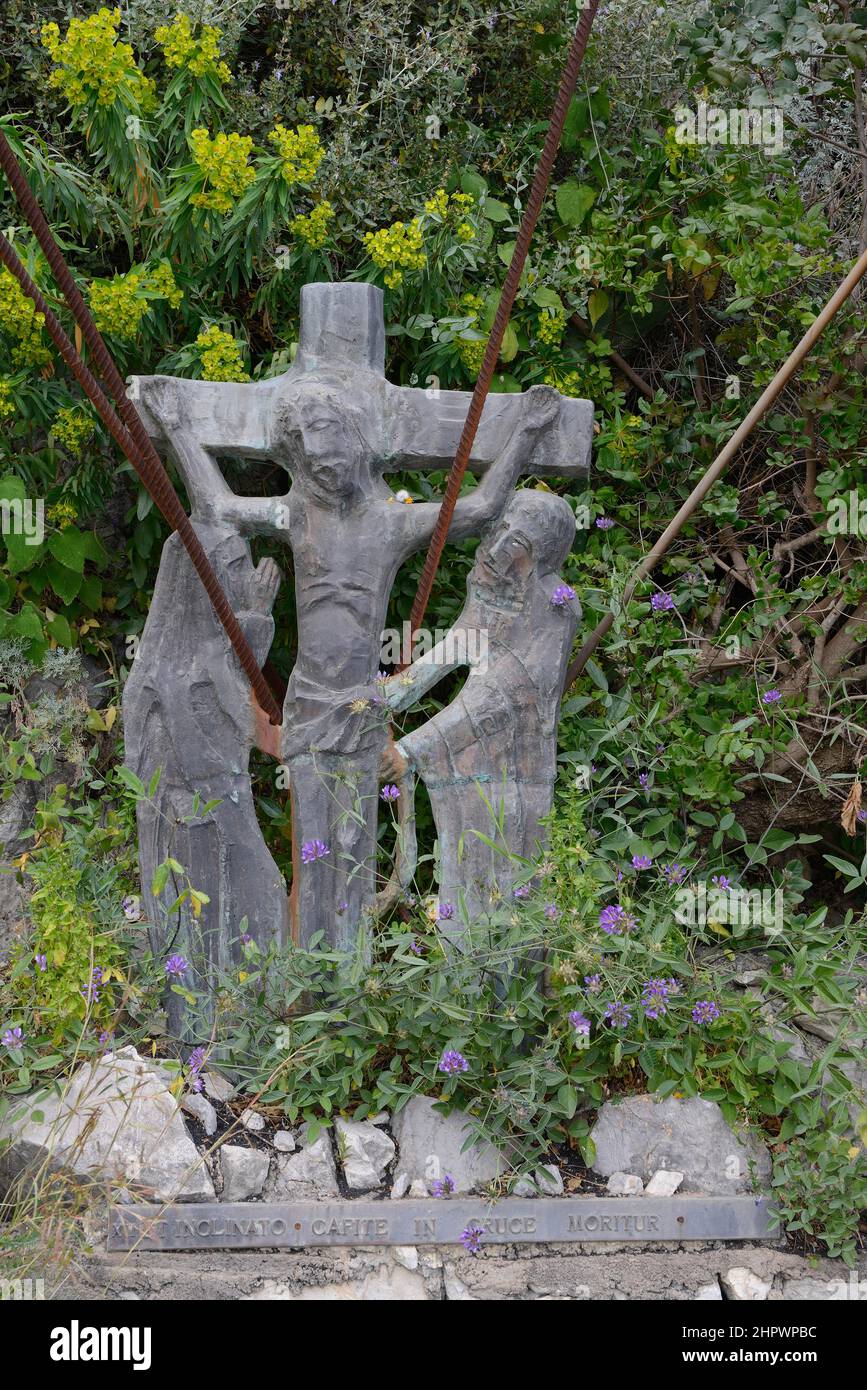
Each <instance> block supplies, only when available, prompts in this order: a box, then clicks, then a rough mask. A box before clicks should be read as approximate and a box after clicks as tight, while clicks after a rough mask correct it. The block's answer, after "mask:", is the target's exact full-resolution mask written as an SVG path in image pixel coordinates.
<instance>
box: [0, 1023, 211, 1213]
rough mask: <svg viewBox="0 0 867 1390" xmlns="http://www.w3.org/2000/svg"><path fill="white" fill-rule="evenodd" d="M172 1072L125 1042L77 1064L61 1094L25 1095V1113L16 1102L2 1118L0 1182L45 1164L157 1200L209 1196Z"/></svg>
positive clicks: (192, 1199)
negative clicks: (129, 1188)
mask: <svg viewBox="0 0 867 1390" xmlns="http://www.w3.org/2000/svg"><path fill="white" fill-rule="evenodd" d="M174 1079H175V1078H174V1077H173V1075H172V1074H171V1073H170V1072H168V1071H167V1070H166V1069H165V1068H163V1067H160V1066H158V1065H153V1064H151V1063H149V1062H145V1061H144V1060H143V1059H142V1058H141V1057H140V1056H139V1054H138V1053H137V1051H136V1049H135V1048H134V1047H123V1048H120V1049H119V1050H118V1051H117V1052H107V1053H105V1054H104V1055H103V1056H102V1057H100V1058H99V1059H98V1060H97V1061H96V1062H93V1063H91V1062H87V1063H85V1064H84V1065H83V1066H81V1067H79V1068H78V1070H77V1071H76V1072H75V1073H74V1074H73V1076H72V1077H71V1078H70V1079H69V1080H68V1081H67V1082H66V1083H65V1084H64V1086H63V1089H62V1091H61V1094H60V1095H55V1094H51V1095H42V1096H40V1097H37V1096H32V1097H30V1098H28V1099H26V1100H23V1101H22V1107H23V1113H22V1114H18V1111H19V1107H18V1105H17V1104H16V1103H13V1106H12V1109H11V1111H10V1115H9V1116H7V1118H6V1120H5V1121H4V1122H3V1124H2V1125H0V1149H5V1152H4V1153H3V1156H2V1158H0V1186H2V1185H3V1182H4V1180H5V1182H6V1183H7V1184H8V1183H9V1182H11V1181H12V1180H13V1179H14V1178H15V1177H16V1176H17V1175H18V1173H20V1172H21V1171H22V1169H24V1168H27V1167H30V1166H41V1165H42V1164H44V1163H47V1164H48V1166H49V1167H50V1168H51V1169H54V1170H64V1171H69V1172H71V1173H73V1174H75V1176H77V1177H80V1178H85V1179H88V1180H92V1181H94V1182H106V1181H110V1182H115V1181H116V1182H120V1183H128V1184H130V1185H133V1186H134V1187H135V1189H136V1191H137V1192H139V1193H140V1194H142V1195H147V1196H150V1197H152V1198H153V1199H154V1200H156V1201H158V1202H173V1201H182V1202H183V1201H186V1202H208V1201H213V1200H214V1185H213V1183H212V1181H211V1177H210V1174H209V1172H208V1169H207V1167H206V1165H205V1162H204V1160H203V1158H202V1157H201V1155H200V1154H199V1152H198V1150H197V1149H196V1146H195V1144H194V1143H193V1141H192V1139H191V1138H190V1135H189V1132H188V1130H187V1126H186V1124H185V1123H184V1118H183V1115H182V1113H181V1110H180V1106H179V1104H178V1101H177V1100H176V1098H175V1097H174V1096H173V1095H172V1094H171V1093H170V1091H169V1086H170V1085H171V1084H172V1081H173V1080H174ZM16 1115H18V1118H12V1117H13V1116H16ZM37 1117H38V1118H37ZM3 1140H9V1141H10V1142H9V1145H8V1148H7V1147H6V1146H5V1145H4V1144H3V1142H2V1141H3Z"/></svg>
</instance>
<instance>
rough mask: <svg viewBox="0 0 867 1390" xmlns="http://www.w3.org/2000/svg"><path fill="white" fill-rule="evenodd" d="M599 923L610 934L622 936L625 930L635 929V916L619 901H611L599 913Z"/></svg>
mask: <svg viewBox="0 0 867 1390" xmlns="http://www.w3.org/2000/svg"><path fill="white" fill-rule="evenodd" d="M599 925H600V927H601V928H602V930H603V931H604V932H606V933H607V934H608V936H621V935H622V934H623V932H625V931H634V930H635V918H634V917H633V915H632V913H631V912H627V911H626V908H625V907H621V906H620V904H619V903H609V904H608V906H607V907H603V909H602V911H601V912H600V914H599Z"/></svg>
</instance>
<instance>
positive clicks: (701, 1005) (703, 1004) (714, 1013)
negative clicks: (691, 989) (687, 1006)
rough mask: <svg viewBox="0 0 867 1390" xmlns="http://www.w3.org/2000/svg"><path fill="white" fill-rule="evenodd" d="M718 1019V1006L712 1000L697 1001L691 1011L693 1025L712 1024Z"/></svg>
mask: <svg viewBox="0 0 867 1390" xmlns="http://www.w3.org/2000/svg"><path fill="white" fill-rule="evenodd" d="M719 1017H720V1009H719V1005H718V1004H716V1003H715V1002H714V1000H713V999H699V1001H698V1003H697V1004H696V1005H695V1008H694V1009H693V1011H692V1021H693V1023H700V1024H702V1025H704V1024H708V1023H713V1022H714V1021H715V1020H716V1019H718V1018H719Z"/></svg>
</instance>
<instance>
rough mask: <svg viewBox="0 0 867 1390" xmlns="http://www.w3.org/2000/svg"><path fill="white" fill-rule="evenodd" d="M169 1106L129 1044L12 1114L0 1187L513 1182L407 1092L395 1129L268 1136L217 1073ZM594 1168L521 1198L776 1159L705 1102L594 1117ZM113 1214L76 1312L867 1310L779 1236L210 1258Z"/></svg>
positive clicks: (305, 1193) (409, 1191)
mask: <svg viewBox="0 0 867 1390" xmlns="http://www.w3.org/2000/svg"><path fill="white" fill-rule="evenodd" d="M202 1079H203V1089H202V1090H201V1092H199V1093H198V1094H187V1095H185V1096H183V1097H182V1098H181V1100H180V1101H179V1100H178V1099H176V1097H175V1095H174V1094H173V1093H172V1091H171V1090H170V1089H169V1088H170V1087H171V1086H172V1083H173V1081H174V1080H175V1077H173V1075H172V1073H170V1072H169V1071H168V1070H166V1069H165V1068H164V1067H162V1066H160V1065H159V1064H156V1063H151V1062H147V1061H145V1060H143V1059H142V1058H141V1057H139V1056H138V1054H137V1053H136V1051H135V1049H134V1048H132V1047H126V1048H121V1049H120V1050H119V1051H118V1052H116V1053H109V1054H106V1055H105V1056H104V1057H103V1058H102V1059H101V1060H100V1061H99V1062H98V1063H97V1064H96V1065H95V1066H91V1065H89V1064H88V1065H86V1066H83V1067H81V1068H80V1069H79V1071H78V1072H76V1073H75V1074H74V1076H73V1077H72V1078H71V1080H70V1082H69V1083H68V1085H67V1088H66V1090H65V1092H64V1093H63V1095H62V1096H57V1095H52V1096H49V1097H47V1098H42V1099H40V1100H38V1102H34V1101H33V1100H31V1101H29V1102H28V1103H27V1104H26V1105H22V1107H21V1108H20V1113H16V1114H15V1116H14V1117H13V1118H11V1119H7V1121H6V1122H5V1123H4V1126H3V1128H2V1130H0V1181H2V1182H3V1184H4V1186H7V1187H14V1185H15V1181H16V1179H18V1180H21V1179H26V1177H27V1175H28V1174H33V1173H39V1172H42V1173H45V1172H46V1171H48V1170H53V1171H61V1172H64V1173H67V1174H69V1175H72V1176H74V1178H76V1179H87V1180H88V1182H89V1183H91V1182H93V1181H94V1180H96V1181H98V1182H99V1183H100V1184H101V1185H102V1186H103V1188H104V1187H105V1186H106V1185H110V1186H111V1188H112V1189H113V1193H114V1196H115V1199H118V1198H119V1199H120V1200H130V1198H131V1197H132V1196H133V1195H141V1196H147V1197H150V1198H152V1199H155V1200H157V1201H160V1202H168V1201H179V1202H185V1201H186V1202H189V1201H214V1200H219V1201H223V1202H229V1201H231V1202H250V1203H252V1204H255V1203H257V1202H262V1201H271V1202H281V1201H285V1202H289V1201H316V1200H329V1199H330V1200H332V1201H333V1200H336V1199H338V1198H343V1199H345V1198H350V1199H351V1198H352V1197H353V1196H361V1195H364V1196H366V1197H367V1198H368V1199H370V1198H371V1197H374V1198H378V1199H380V1200H382V1201H384V1202H390V1201H400V1200H401V1199H402V1198H403V1197H427V1196H428V1195H431V1194H434V1195H435V1194H436V1193H437V1192H438V1191H441V1190H442V1188H441V1187H439V1188H438V1187H437V1184H438V1183H440V1184H441V1183H442V1182H443V1180H444V1179H445V1177H446V1175H448V1178H449V1180H450V1183H449V1187H448V1190H450V1191H453V1192H454V1193H456V1194H460V1193H470V1192H479V1193H486V1194H488V1195H490V1194H492V1193H494V1192H496V1191H500V1192H505V1191H506V1190H511V1191H512V1193H513V1194H514V1193H515V1191H516V1187H515V1184H514V1181H513V1179H512V1178H511V1177H510V1176H509V1175H508V1173H507V1165H506V1163H505V1161H504V1159H503V1157H502V1155H501V1154H499V1153H498V1152H497V1151H496V1150H495V1149H493V1148H491V1147H490V1146H489V1145H479V1144H472V1145H470V1146H469V1148H467V1149H466V1150H464V1148H463V1146H464V1142H465V1139H466V1133H465V1129H464V1126H465V1120H464V1118H463V1117H462V1116H460V1115H458V1114H452V1115H450V1116H442V1115H440V1114H439V1112H437V1111H436V1110H435V1109H434V1108H433V1105H434V1102H433V1100H432V1099H431V1098H429V1097H424V1096H418V1097H415V1098H413V1099H412V1100H411V1101H410V1102H409V1104H408V1105H407V1106H406V1107H405V1108H404V1109H403V1110H402V1111H401V1112H400V1113H399V1114H398V1115H396V1116H394V1117H390V1116H389V1115H388V1114H386V1113H383V1114H382V1115H380V1116H376V1117H375V1118H374V1119H373V1120H372V1121H365V1122H361V1123H353V1122H347V1121H343V1120H338V1121H337V1122H336V1124H335V1126H334V1128H333V1130H324V1131H322V1132H321V1133H319V1134H317V1135H315V1136H314V1135H311V1134H310V1132H309V1130H308V1129H307V1128H306V1127H303V1128H301V1129H298V1130H295V1131H292V1130H289V1129H286V1128H279V1127H277V1126H276V1125H275V1123H274V1122H273V1121H272V1120H270V1119H269V1118H267V1116H265V1115H262V1114H259V1113H258V1112H256V1111H255V1110H251V1109H249V1108H245V1107H244V1103H243V1102H242V1101H240V1100H238V1099H236V1097H235V1094H234V1090H233V1087H232V1086H231V1084H230V1083H229V1082H228V1081H227V1080H226V1079H225V1078H224V1077H222V1076H221V1075H220V1074H219V1073H218V1072H216V1071H213V1070H212V1071H206V1072H204V1073H203V1077H202ZM594 1140H595V1143H596V1146H597V1158H596V1161H595V1172H594V1173H593V1174H587V1175H586V1181H585V1179H584V1177H583V1176H582V1175H578V1177H579V1179H580V1180H579V1181H577V1183H576V1175H575V1174H574V1173H572V1174H570V1173H569V1172H568V1171H567V1173H566V1183H565V1187H564V1181H563V1175H562V1174H561V1171H560V1170H559V1168H558V1167H557V1166H556V1165H551V1166H550V1167H548V1168H546V1169H542V1170H538V1171H537V1173H536V1174H535V1175H534V1177H530V1178H528V1177H525V1178H524V1179H523V1180H522V1182H521V1183H519V1184H518V1186H517V1194H518V1195H524V1196H531V1195H535V1194H536V1193H540V1194H542V1195H545V1196H549V1195H554V1196H561V1197H562V1200H564V1201H570V1200H575V1197H573V1196H571V1195H570V1194H572V1193H576V1194H580V1193H581V1192H582V1191H587V1190H588V1189H592V1190H593V1191H594V1192H597V1193H598V1192H600V1191H608V1192H609V1193H611V1194H612V1195H617V1194H621V1193H623V1194H627V1195H637V1194H640V1193H642V1191H644V1192H646V1193H647V1194H648V1195H659V1196H662V1197H665V1196H668V1195H670V1194H671V1193H673V1192H675V1191H676V1192H678V1193H694V1194H712V1195H724V1194H735V1193H743V1192H748V1191H754V1190H758V1189H760V1188H761V1186H762V1184H763V1182H764V1181H765V1180H766V1179H767V1177H768V1174H769V1171H770V1160H769V1155H768V1153H767V1150H766V1149H765V1148H764V1146H763V1145H762V1144H761V1143H760V1142H759V1141H757V1140H756V1139H755V1138H754V1137H753V1136H752V1135H743V1134H736V1133H735V1132H734V1131H733V1130H732V1129H731V1128H730V1127H729V1126H728V1125H727V1124H726V1122H725V1120H724V1119H723V1116H722V1114H721V1112H720V1110H719V1108H718V1107H717V1106H716V1105H715V1104H713V1103H712V1102H709V1101H703V1100H696V1099H692V1100H680V1099H675V1098H670V1099H667V1100H663V1101H659V1100H654V1099H653V1098H652V1097H650V1096H632V1097H628V1098H626V1099H624V1100H622V1101H620V1102H618V1103H615V1102H609V1103H607V1104H606V1105H605V1106H603V1108H602V1110H601V1111H600V1113H599V1117H598V1120H597V1123H596V1126H595V1130H594ZM104 1213H105V1205H104V1201H99V1202H97V1203H95V1204H94V1205H93V1206H92V1207H91V1209H90V1212H89V1214H88V1216H87V1217H86V1218H85V1225H86V1240H85V1243H84V1244H83V1246H82V1253H81V1255H80V1256H79V1257H78V1258H76V1259H75V1260H74V1261H73V1262H71V1263H70V1264H69V1265H68V1266H67V1269H66V1272H65V1273H64V1274H63V1275H59V1274H58V1276H57V1279H56V1281H55V1285H54V1287H53V1289H52V1292H53V1293H54V1294H55V1296H59V1297H76V1298H83V1299H94V1300H95V1299H104V1298H123V1299H152V1298H173V1299H195V1300H199V1299H212V1298H213V1299H242V1300H247V1299H279V1300H309V1299H325V1300H332V1299H337V1300H360V1299H364V1300H377V1299H380V1300H401V1301H403V1300H473V1299H477V1300H497V1299H507V1300H551V1299H556V1300H563V1299H565V1300H582V1299H588V1300H625V1299H634V1298H640V1299H675V1300H732V1301H755V1300H761V1301H765V1300H768V1301H776V1300H781V1299H782V1300H790V1299H802V1298H809V1299H822V1300H825V1299H829V1300H830V1299H835V1300H836V1299H851V1298H858V1297H861V1296H865V1297H867V1282H865V1276H867V1262H865V1267H864V1268H863V1269H862V1270H861V1271H860V1276H861V1277H860V1279H859V1277H858V1274H857V1273H853V1274H851V1275H850V1272H849V1271H848V1270H847V1269H846V1268H845V1266H843V1265H842V1263H841V1262H839V1261H832V1260H827V1259H821V1258H807V1257H804V1256H802V1255H799V1254H795V1253H794V1252H792V1251H791V1250H789V1249H787V1248H786V1244H785V1241H784V1240H780V1241H774V1240H770V1241H764V1242H762V1243H761V1244H756V1243H750V1242H711V1241H707V1242H695V1241H693V1242H683V1243H674V1242H668V1243H662V1242H655V1243H654V1242H641V1243H619V1242H606V1243H598V1244H594V1243H574V1244H571V1243H570V1244H541V1243H540V1244H534V1245H529V1244H521V1245H499V1246H493V1245H491V1246H488V1247H486V1248H483V1249H482V1250H481V1251H480V1253H479V1254H478V1255H475V1256H474V1255H470V1254H465V1253H464V1252H463V1251H462V1250H461V1248H460V1247H454V1246H421V1247H416V1246H388V1247H381V1248H378V1249H370V1248H367V1249H363V1248H354V1247H353V1248H339V1249H335V1248H327V1249H326V1248H323V1249H307V1250H299V1251H281V1252H270V1251H261V1250H240V1251H213V1252H207V1253H171V1254H168V1253H166V1252H149V1253H143V1252H137V1253H132V1254H130V1253H123V1254H109V1253H107V1252H106V1250H105V1245H104V1239H105V1215H104Z"/></svg>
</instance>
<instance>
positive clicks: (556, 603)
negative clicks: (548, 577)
mask: <svg viewBox="0 0 867 1390" xmlns="http://www.w3.org/2000/svg"><path fill="white" fill-rule="evenodd" d="M574 600H575V590H574V589H573V588H571V587H570V585H568V584H558V585H557V587H556V589H555V590H554V592H553V594H552V595H551V607H552V608H565V607H566V604H567V603H573V602H574Z"/></svg>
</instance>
